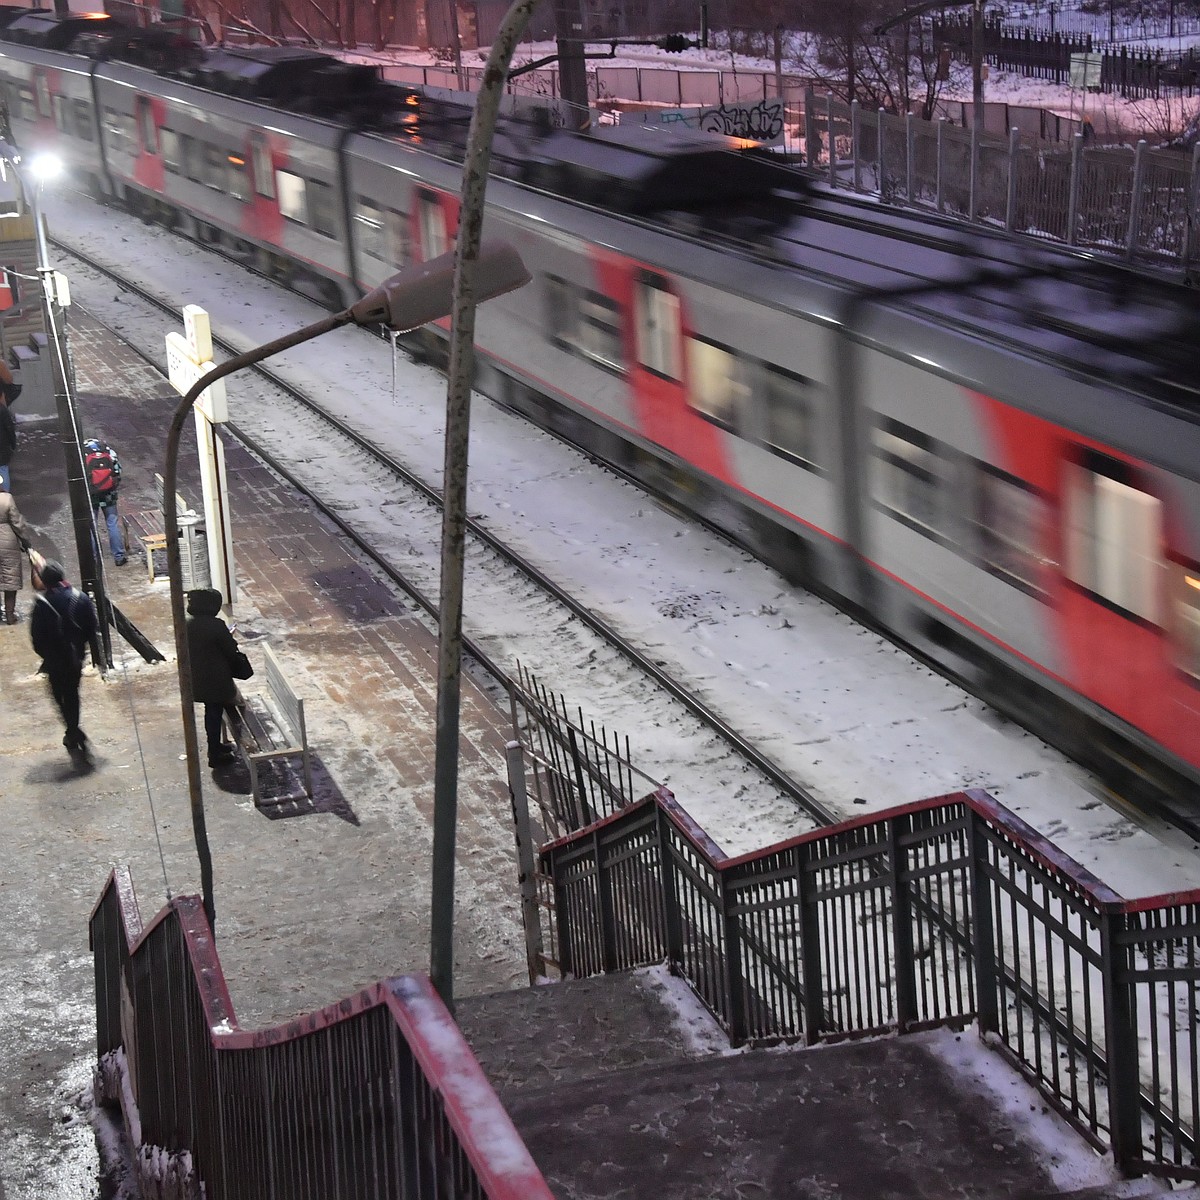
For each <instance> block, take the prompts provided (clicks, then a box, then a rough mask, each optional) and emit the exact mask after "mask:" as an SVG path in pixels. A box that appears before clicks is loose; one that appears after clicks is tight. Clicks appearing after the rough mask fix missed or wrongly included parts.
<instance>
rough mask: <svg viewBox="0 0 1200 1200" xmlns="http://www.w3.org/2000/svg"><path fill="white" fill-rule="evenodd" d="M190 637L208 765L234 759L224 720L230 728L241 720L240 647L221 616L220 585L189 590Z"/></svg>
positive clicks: (194, 693) (194, 690)
mask: <svg viewBox="0 0 1200 1200" xmlns="http://www.w3.org/2000/svg"><path fill="white" fill-rule="evenodd" d="M187 610H188V619H187V640H188V657H189V658H190V659H191V662H192V699H193V700H194V701H195V702H196V703H197V704H203V705H204V735H205V737H206V738H207V739H208V765H209V766H210V767H219V766H220V765H221V764H222V763H227V762H232V761H233V758H234V752H233V744H232V743H231V742H224V741H222V740H221V723H222V720H223V718H225V717H228V718H229V722H230V728H232V729H236V728H237V726H238V725H239V724H240V722H241V713H240V712H239V710H238V700H239V696H238V690H237V683H236V682H235V681H234V677H233V665H234V662H235V659H236V657H237V655H238V654H239V653H240V652H239V650H238V646H237V642H235V641H234V640H233V634H232V633H230V632H229V626H228V625H226V624H225V622H224V621H223V620H221V617H220V612H221V593H220V592H219V591H217V589H216V588H198V589H196V591H193V592H188V606H187Z"/></svg>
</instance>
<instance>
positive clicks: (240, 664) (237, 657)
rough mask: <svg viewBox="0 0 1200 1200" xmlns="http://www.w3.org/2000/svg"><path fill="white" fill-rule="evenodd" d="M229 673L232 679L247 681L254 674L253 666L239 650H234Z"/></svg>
mask: <svg viewBox="0 0 1200 1200" xmlns="http://www.w3.org/2000/svg"><path fill="white" fill-rule="evenodd" d="M229 672H230V674H231V675H232V676H233V677H234V679H249V678H250V676H251V675H253V674H254V664H253V663H252V662H251V661H250V660H249V659H248V658H247V657H246V656H245V654H243V653H242V652H241V651H240V650H235V651H234V652H233V661H232V662H231V663H230V664H229Z"/></svg>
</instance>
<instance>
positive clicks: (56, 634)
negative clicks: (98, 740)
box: [29, 559, 98, 755]
mask: <svg viewBox="0 0 1200 1200" xmlns="http://www.w3.org/2000/svg"><path fill="white" fill-rule="evenodd" d="M34 568H35V569H34V573H33V586H34V587H35V588H36V589H37V590H38V591H39V592H40V593H41V594H40V595H39V596H38V597H37V600H36V601H35V602H34V605H33V616H32V617H31V618H30V621H29V633H30V636H31V637H32V639H33V649H34V651H35V653H37V654H40V655H41V657H42V670H43V671H44V672H45V674H46V678H47V679H48V680H49V681H50V694H51V695H52V696H53V697H54V703H55V704H57V705H58V710H59V712H61V713H62V717H63V721H64V722H65V723H66V726H67V731H66V733H65V735H64V736H63V745H64V746H66V748H67V749H68V750H69V751H70V752H71V753H72V754H84V755H86V754H87V745H88V739H87V734H85V733H84V732H83V730H82V729H80V728H79V679H80V676H81V675H82V674H83V656H84V654H86V653H87V648H88V646H89V645H90V644H91V641H92V639H93V638H94V637H95V636H96V633H97V629H98V625H97V622H96V609H95V608H94V606H93V605H92V602H91V600H90V599H88V597H87V596H85V595H84V594H83V593H82V592H81V591H79V589H78V588H73V587H72V586H71V585H70V584H69V583H68V582H67V581H66V579H65V578H64V575H63V569H62V567H61V566H60V565H59V564H58V563H56V562H44V563H43V562H40V560H38V559H35V560H34Z"/></svg>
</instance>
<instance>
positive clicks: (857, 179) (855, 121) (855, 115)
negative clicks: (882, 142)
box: [850, 100, 862, 192]
mask: <svg viewBox="0 0 1200 1200" xmlns="http://www.w3.org/2000/svg"><path fill="white" fill-rule="evenodd" d="M861 138H862V110H861V109H860V108H859V105H858V101H857V100H851V101H850V157H851V159H852V160H853V162H854V190H855V191H856V192H861V191H862V165H861V163H860V161H859V159H860V155H859V149H860V147H859V141H860V140H861Z"/></svg>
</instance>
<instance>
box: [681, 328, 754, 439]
mask: <svg viewBox="0 0 1200 1200" xmlns="http://www.w3.org/2000/svg"><path fill="white" fill-rule="evenodd" d="M687 362H688V397H687V402H688V406H689V407H690V408H693V409H695V410H696V412H698V413H699V414H700V415H701V416H702V417H705V418H706V419H708V420H709V421H712V422H713V424H715V425H720V426H721V428H722V429H729V430H731V431H732V432H734V433H737V432H738V431H739V430H740V429H742V428H743V427H744V426H745V416H744V413H745V410H746V407H747V405H748V404H749V402H750V395H751V390H752V389H751V385H750V376H751V365H750V363H748V362H747V361H746V360H745V359H744V358H740V357H738V355H736V354H734V353H733V351H732V350H726V349H725V348H724V347H723V346H718V345H717V344H716V343H715V342H710V341H707V340H705V339H703V338H697V337H692V338H688V340H687Z"/></svg>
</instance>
